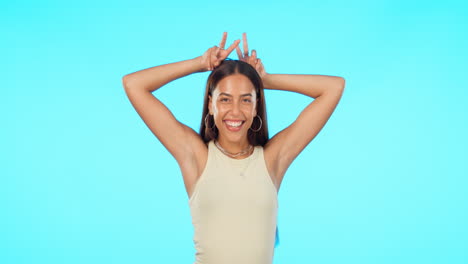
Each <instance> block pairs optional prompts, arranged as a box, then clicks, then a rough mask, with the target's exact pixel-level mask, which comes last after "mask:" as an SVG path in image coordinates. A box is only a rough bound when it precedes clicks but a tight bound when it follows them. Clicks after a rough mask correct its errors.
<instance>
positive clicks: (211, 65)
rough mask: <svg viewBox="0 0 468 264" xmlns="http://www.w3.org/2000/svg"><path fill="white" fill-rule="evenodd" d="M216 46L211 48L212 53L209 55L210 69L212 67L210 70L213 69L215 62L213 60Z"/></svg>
mask: <svg viewBox="0 0 468 264" xmlns="http://www.w3.org/2000/svg"><path fill="white" fill-rule="evenodd" d="M215 47H216V46H214V47H213V48H211V49H210V55H209V56H208V58H209V59H208V61H209V69H210V71H212V70H213V62H212V61H213V55H214V54H213V53H214V49H215Z"/></svg>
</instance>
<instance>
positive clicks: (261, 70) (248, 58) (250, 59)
mask: <svg viewBox="0 0 468 264" xmlns="http://www.w3.org/2000/svg"><path fill="white" fill-rule="evenodd" d="M242 41H243V49H244V53H242V51H241V49H240V48H239V46H236V51H237V56H238V57H239V60H240V61H244V62H247V63H248V64H250V65H252V67H254V68H255V69H256V70H257V72H258V74H259V75H260V77H261V78H262V80H264V79H265V77H266V76H267V75H268V74H267V73H266V72H265V67H263V63H262V60H261V59H258V58H257V51H256V50H252V54H251V55H249V45H248V43H247V34H246V33H243V34H242Z"/></svg>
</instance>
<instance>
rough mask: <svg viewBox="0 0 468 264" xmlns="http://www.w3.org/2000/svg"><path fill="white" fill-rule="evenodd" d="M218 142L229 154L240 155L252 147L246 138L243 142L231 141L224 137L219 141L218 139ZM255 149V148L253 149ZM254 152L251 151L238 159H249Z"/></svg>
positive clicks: (219, 138)
mask: <svg viewBox="0 0 468 264" xmlns="http://www.w3.org/2000/svg"><path fill="white" fill-rule="evenodd" d="M216 141H217V142H218V144H219V145H220V146H221V147H222V148H223V149H224V150H225V151H227V152H229V153H231V154H236V153H239V152H241V151H244V150H246V149H248V148H249V146H250V143H249V141H248V140H247V138H245V139H244V140H242V141H229V140H227V139H224V138H222V137H218V139H216ZM252 149H253V148H252ZM251 152H252V151H249V152H248V153H246V154H245V155H242V156H238V157H237V158H242V157H247V156H249V155H250V154H251Z"/></svg>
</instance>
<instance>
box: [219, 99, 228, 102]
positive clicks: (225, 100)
mask: <svg viewBox="0 0 468 264" xmlns="http://www.w3.org/2000/svg"><path fill="white" fill-rule="evenodd" d="M228 100H229V99H228V98H221V100H220V101H221V102H227V101H228Z"/></svg>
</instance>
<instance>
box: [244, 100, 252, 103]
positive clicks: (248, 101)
mask: <svg viewBox="0 0 468 264" xmlns="http://www.w3.org/2000/svg"><path fill="white" fill-rule="evenodd" d="M244 102H246V103H250V102H252V100H250V99H244Z"/></svg>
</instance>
